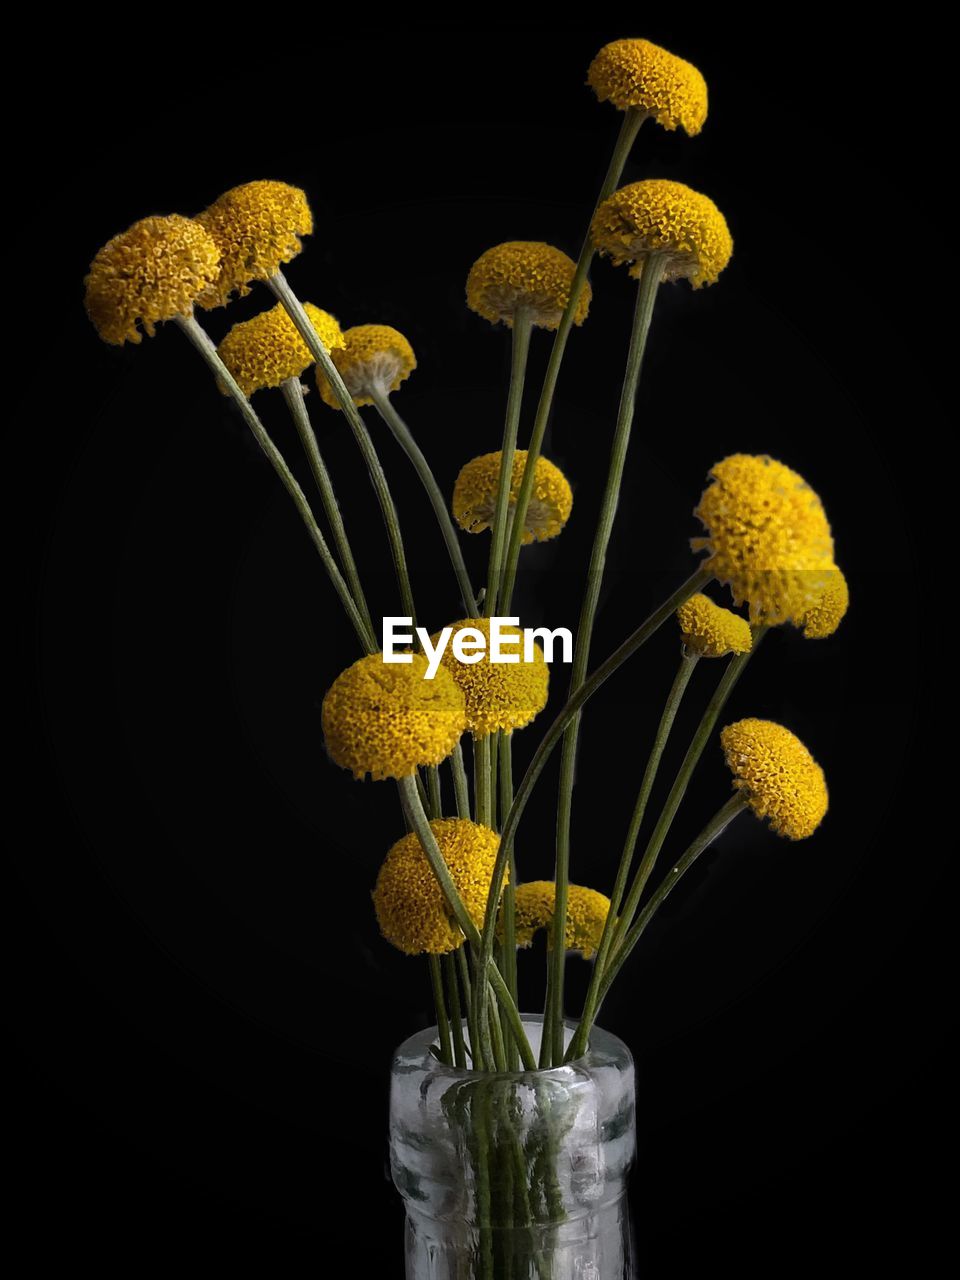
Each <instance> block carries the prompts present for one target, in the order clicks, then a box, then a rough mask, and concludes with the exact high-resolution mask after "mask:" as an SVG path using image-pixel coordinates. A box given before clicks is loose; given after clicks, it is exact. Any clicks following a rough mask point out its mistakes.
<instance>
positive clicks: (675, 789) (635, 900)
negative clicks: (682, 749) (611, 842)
mask: <svg viewBox="0 0 960 1280" xmlns="http://www.w3.org/2000/svg"><path fill="white" fill-rule="evenodd" d="M765 633H766V628H765V627H755V628H754V629H753V645H752V646H751V648H750V650H749V651H748V652H747V653H740V654H737V656H736V657H734V658H731V659H730V661H729V662H728V663H727V666H726V669H725V670H724V673H723V675H722V676H721V678H720V681H719V683H718V685H717V687H716V689H715V690H714V692H713V697H712V698H711V699H710V701H709V702H708V703H707V707H706V710H705V711H704V713H703V717H702V719H701V720H700V723H699V725H697V728H696V730H695V732H694V735H693V738H692V739H691V742H690V745H689V747H688V748H687V753H686V755H685V756H684V757H683V762H682V763H681V765H680V768H679V770H678V771H677V776H676V778H675V779H674V781H673V786H672V787H671V788H670V793H669V795H668V796H667V798H666V800H665V801H664V805H663V809H662V810H661V812H660V816H659V818H658V819H657V824H656V826H655V827H654V829H653V832H652V833H651V836H650V839H649V841H648V843H647V847H646V849H645V850H644V853H643V857H642V858H641V860H640V866H639V867H638V868H637V874H636V875H635V876H634V880H633V884H632V885H631V886H630V892H629V894H628V895H627V901H626V903H625V905H624V909H623V912H622V914H621V916H620V919H619V920H618V921H617V925H616V928H615V930H614V935H613V943H612V946H611V948H610V950H611V955H612V957H613V958H614V959H615V958H616V955H617V952H618V951H619V949H620V947H621V945H622V943H623V939H624V937H625V935H626V932H627V930H628V929H629V928H630V923H631V921H632V920H633V917H634V915H635V913H636V910H637V907H638V906H639V904H640V897H641V895H642V894H643V890H644V888H645V887H646V884H647V881H648V880H649V879H650V876H651V874H652V873H653V868H654V866H655V865H656V861H657V857H658V856H659V853H660V850H661V849H662V848H663V844H664V841H665V840H666V838H667V836H668V835H669V833H670V828H671V826H672V825H673V820H674V818H675V817H676V814H677V810H678V809H679V808H680V804H681V801H682V800H683V797H684V796H685V795H686V791H687V787H688V786H689V784H690V779H691V778H692V777H693V771H694V770H695V769H696V767H697V765H698V763H699V761H700V757H701V756H702V755H703V751H704V748H705V747H706V745H707V743H708V742H709V741H710V735H711V734H712V733H713V730H714V727H715V726H716V723H717V720H718V719H719V716H720V712H721V711H722V710H723V708H724V706H725V705H726V702H727V699H728V698H729V697H730V694H731V693H732V692H733V689H734V686H735V685H736V683H737V681H738V680H739V679H740V677H741V676H742V675H743V672H744V668H745V667H746V665H747V663H748V662H749V661H750V658H751V657H752V656H753V654H754V653H755V652H756V648H757V645H758V644H759V643H760V641H761V640H762V638H763V636H764V634H765Z"/></svg>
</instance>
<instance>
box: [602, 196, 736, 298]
mask: <svg viewBox="0 0 960 1280" xmlns="http://www.w3.org/2000/svg"><path fill="white" fill-rule="evenodd" d="M590 234H591V236H592V237H593V243H594V245H595V246H596V247H597V248H598V249H599V250H600V252H601V253H603V254H606V255H609V257H610V258H612V259H613V262H614V264H615V265H616V266H618V267H619V266H621V265H622V264H623V263H624V262H630V263H633V266H632V267H631V268H630V274H631V275H632V276H635V277H639V275H640V272H641V270H642V267H643V262H644V259H645V258H646V257H647V256H648V254H651V253H665V254H666V255H667V264H666V269H665V270H664V274H663V278H664V280H681V279H683V280H689V281H690V283H691V285H693V287H694V289H699V288H700V287H701V286H702V285H705V284H716V282H717V277H718V276H719V275H720V272H721V271H722V270H723V268H724V267H725V266H726V265H727V263H728V262H729V261H730V256H731V254H732V253H733V238H732V237H731V235H730V231H729V228H728V227H727V223H726V219H725V218H724V216H723V214H722V213H721V212H720V210H719V209H718V208H717V206H716V205H715V204H714V203H713V201H712V200H711V199H709V198H708V197H707V196H703V195H701V194H700V192H699V191H693V190H692V189H691V188H690V187H685V186H684V185H683V183H682V182H670V181H668V180H667V179H666V178H647V179H646V180H645V181H643V182H633V183H631V184H630V186H628V187H621V188H620V190H619V191H615V192H614V193H613V195H612V196H610V197H609V198H608V199H606V200H604V202H603V204H601V205H600V207H599V209H598V210H597V212H596V213H595V214H594V215H593V222H592V223H591V224H590Z"/></svg>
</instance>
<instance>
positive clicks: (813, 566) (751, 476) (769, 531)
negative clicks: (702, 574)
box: [690, 453, 836, 626]
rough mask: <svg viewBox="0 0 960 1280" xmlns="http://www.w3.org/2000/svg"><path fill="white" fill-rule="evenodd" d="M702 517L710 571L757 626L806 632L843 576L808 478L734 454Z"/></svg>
mask: <svg viewBox="0 0 960 1280" xmlns="http://www.w3.org/2000/svg"><path fill="white" fill-rule="evenodd" d="M710 477H711V480H712V483H711V484H710V485H708V487H707V488H706V489H705V490H704V493H703V496H702V497H701V499H700V505H699V506H698V507H697V509H696V510H695V512H694V515H695V516H696V517H697V518H698V519H699V520H700V522H701V523H702V524H703V526H704V528H705V529H706V531H707V533H706V536H705V537H702V538H693V539H691V543H690V545H691V546H692V547H693V549H694V550H695V551H700V550H704V549H705V550H706V551H707V552H708V555H707V557H706V559H705V560H704V562H703V564H704V568H707V569H709V570H710V572H711V573H712V574H713V576H714V577H715V578H716V579H717V581H718V582H722V583H725V584H726V585H727V586H729V588H730V590H731V593H732V595H733V599H734V603H735V604H738V605H740V604H748V605H749V606H750V620H751V622H756V623H764V624H766V625H768V626H772V625H776V624H778V623H781V622H794V623H796V624H797V625H800V624H801V623H802V621H803V619H804V618H805V617H806V616H807V614H808V613H810V611H811V610H813V609H815V608H816V606H817V604H818V602H819V601H820V600H821V598H822V596H823V592H824V589H825V588H826V586H827V585H828V584H829V582H830V581H831V575H832V574H834V573H836V566H835V565H834V561H833V536H832V534H831V532H830V525H829V523H828V521H827V517H826V513H825V512H824V509H823V504H822V503H821V501H820V499H819V498H818V497H817V495H816V493H814V491H813V489H811V488H810V486H809V485H808V484H807V482H806V480H804V478H803V476H800V475H798V474H797V473H796V472H795V471H791V470H790V468H789V467H787V466H784V464H783V463H782V462H777V461H776V459H775V458H769V457H767V456H766V455H753V454H746V453H735V454H731V456H730V457H728V458H724V459H723V460H722V461H721V462H718V463H717V464H716V466H714V467H712V468H711V470H710Z"/></svg>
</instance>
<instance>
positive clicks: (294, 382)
mask: <svg viewBox="0 0 960 1280" xmlns="http://www.w3.org/2000/svg"><path fill="white" fill-rule="evenodd" d="M280 390H281V391H282V392H283V398H284V400H285V401H286V402H287V408H288V409H289V410H290V416H291V417H292V418H293V421H294V425H295V426H296V428H297V434H298V435H299V437H300V443H301V444H302V445H303V449H304V452H305V453H306V455H307V460H308V462H309V463H310V470H311V472H312V473H313V478H314V480H315V481H316V485H317V491H318V492H319V494H320V501H321V502H322V503H323V509H324V511H325V513H326V516H327V521H328V523H329V525H330V532H331V533H332V534H333V541H334V544H335V545H336V548H337V552H338V553H339V556H340V564H341V565H342V566H343V576H344V577H345V578H346V580H347V582H348V584H349V586H350V591H351V593H352V595H353V598H354V600H355V602H356V605H357V608H358V610H359V611H360V614H361V616H362V617H363V620H364V622H365V623H366V626H367V631H368V637H367V638H368V643H369V646H370V647H371V649H372V650H373V651H376V650H377V649H378V648H379V644H378V643H377V633H376V629H375V627H374V625H373V619H372V618H371V617H370V610H369V608H368V606H367V600H366V597H365V595H364V593H363V586H362V585H361V582H360V575H359V573H358V572H357V565H356V561H355V560H354V558H353V551H352V550H351V547H350V540H349V539H348V537H347V531H346V528H345V527H344V523H343V517H342V516H341V514H340V506H339V504H338V502H337V496H336V494H335V493H334V491H333V481H332V480H331V479H330V472H329V471H328V470H327V467H326V463H325V462H324V460H323V456H322V455H321V453H320V446H319V445H318V444H317V437H316V433H315V432H314V429H313V424H312V423H311V421H310V414H309V411H308V410H307V402H306V399H305V398H304V394H303V387H302V386H301V384H300V379H299V378H287V380H286V381H285V382H283V383H282V384H281V386H280Z"/></svg>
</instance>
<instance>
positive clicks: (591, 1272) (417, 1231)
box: [390, 1015, 636, 1280]
mask: <svg viewBox="0 0 960 1280" xmlns="http://www.w3.org/2000/svg"><path fill="white" fill-rule="evenodd" d="M523 1022H524V1028H525V1030H526V1032H527V1036H528V1039H529V1040H530V1043H531V1046H532V1048H533V1051H534V1053H536V1052H537V1050H538V1047H539V1041H540V1032H541V1022H542V1019H541V1018H540V1017H539V1016H535V1015H524V1018H523ZM573 1030H574V1028H573V1026H572V1025H571V1024H568V1025H567V1032H566V1034H567V1043H569V1039H570V1037H571V1036H572V1034H573ZM436 1037H437V1029H436V1027H432V1028H429V1029H428V1030H426V1031H422V1032H419V1033H418V1034H417V1035H415V1036H411V1037H410V1039H409V1040H407V1041H405V1042H404V1044H402V1045H401V1046H400V1048H399V1049H398V1050H397V1052H396V1055H395V1057H394V1061H393V1068H392V1072H391V1086H390V1165H391V1171H392V1174H393V1181H394V1184H395V1185H396V1187H397V1190H398V1191H399V1192H400V1194H401V1196H403V1199H404V1203H405V1207H406V1215H407V1221H406V1241H405V1256H406V1276H407V1280H627V1278H629V1277H632V1276H633V1275H634V1270H633V1248H632V1240H631V1230H630V1218H629V1213H628V1209H627V1203H626V1182H627V1174H628V1171H629V1169H630V1166H631V1164H632V1163H633V1157H634V1153H635V1149H636V1129H635V1121H634V1070H633V1059H632V1057H631V1056H630V1051H629V1049H628V1048H627V1047H626V1045H625V1044H624V1043H623V1042H622V1041H621V1040H618V1039H617V1037H616V1036H612V1035H610V1034H609V1033H607V1032H605V1031H602V1030H600V1029H599V1028H594V1030H593V1032H592V1034H591V1037H590V1047H589V1049H588V1051H587V1053H586V1054H585V1055H584V1056H583V1057H582V1058H579V1059H578V1060H576V1061H575V1062H571V1063H569V1064H568V1065H567V1066H564V1067H558V1068H553V1069H549V1070H543V1071H520V1072H508V1073H486V1072H478V1071H464V1070H461V1069H458V1068H456V1067H449V1066H445V1065H444V1064H443V1063H441V1062H440V1061H439V1060H438V1059H437V1058H436V1057H435V1056H434V1054H433V1053H432V1052H431V1046H432V1045H434V1044H436Z"/></svg>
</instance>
